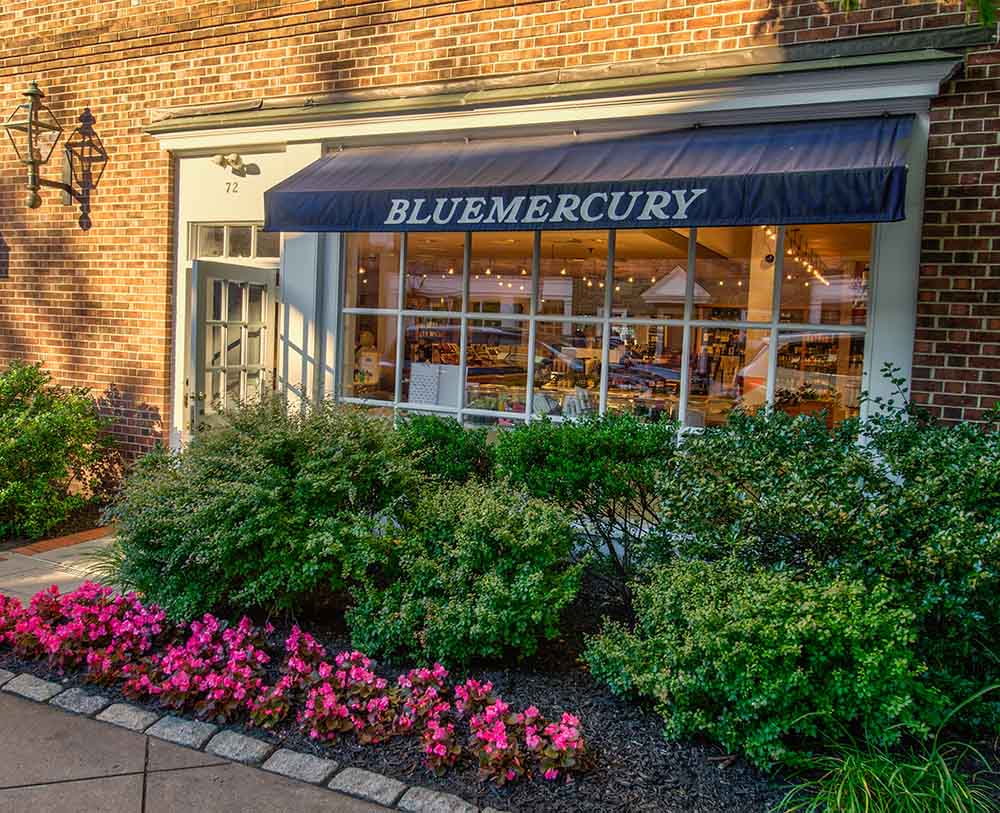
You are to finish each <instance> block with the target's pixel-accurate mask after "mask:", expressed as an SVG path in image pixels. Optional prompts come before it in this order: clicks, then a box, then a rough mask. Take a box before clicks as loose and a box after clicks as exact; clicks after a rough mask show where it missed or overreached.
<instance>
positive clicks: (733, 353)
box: [686, 327, 770, 426]
mask: <svg viewBox="0 0 1000 813" xmlns="http://www.w3.org/2000/svg"><path fill="white" fill-rule="evenodd" d="M769 336H770V331H768V330H748V329H741V328H701V327H694V328H692V329H691V370H690V378H689V386H690V392H689V395H688V414H687V416H686V423H687V424H688V425H689V426H712V425H715V424H720V423H725V421H726V418H727V417H728V416H729V413H730V412H732V411H733V410H734V409H735V408H737V407H739V408H741V409H746V410H754V409H758V408H759V407H761V406H764V404H765V402H766V396H767V343H768V337H769ZM761 359H763V361H761Z"/></svg>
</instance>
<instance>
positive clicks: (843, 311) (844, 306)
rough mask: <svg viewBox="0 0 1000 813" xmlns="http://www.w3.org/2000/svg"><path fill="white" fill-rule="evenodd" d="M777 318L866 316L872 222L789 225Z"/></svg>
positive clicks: (856, 320)
mask: <svg viewBox="0 0 1000 813" xmlns="http://www.w3.org/2000/svg"><path fill="white" fill-rule="evenodd" d="M783 259H784V277H783V279H782V281H781V321H782V322H795V323H799V324H816V325H859V326H863V325H864V324H865V322H866V321H867V319H868V274H869V265H870V262H871V226H870V225H868V224H867V223H859V224H851V225H839V226H787V227H786V228H785V246H784V257H783Z"/></svg>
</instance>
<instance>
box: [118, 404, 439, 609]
mask: <svg viewBox="0 0 1000 813" xmlns="http://www.w3.org/2000/svg"><path fill="white" fill-rule="evenodd" d="M420 483H421V479H420V477H419V475H418V474H417V473H416V472H415V471H414V469H413V466H412V462H411V461H410V459H409V457H408V456H407V455H406V454H405V453H404V451H403V449H402V446H401V443H400V438H399V436H398V435H397V434H396V433H395V432H393V431H391V427H390V426H389V425H388V424H387V423H386V422H385V421H384V420H383V419H381V418H377V417H374V416H370V415H368V414H366V413H364V412H363V411H360V410H355V409H350V408H343V407H334V406H331V405H329V404H323V405H320V406H318V407H316V408H314V409H312V410H310V411H309V412H307V413H306V414H305V415H301V414H299V412H298V410H297V409H287V408H286V405H285V404H284V403H282V402H281V401H280V400H277V399H271V400H266V401H264V402H263V403H261V404H257V405H248V406H244V407H242V408H240V409H239V410H237V411H235V412H232V413H230V414H229V415H228V425H227V426H225V427H223V428H219V429H213V430H209V431H207V432H204V433H202V434H201V435H199V436H198V438H197V439H196V440H194V441H193V442H192V443H191V444H190V445H189V446H188V447H187V448H186V449H184V450H183V451H182V452H180V453H179V454H171V453H167V452H163V451H160V452H157V453H156V454H153V455H150V456H149V457H147V458H146V459H145V460H143V461H142V462H141V463H140V465H139V466H138V467H137V468H136V470H135V472H134V473H133V474H132V475H131V477H129V479H128V481H127V482H126V485H125V488H124V490H123V494H122V497H121V499H120V501H119V502H118V504H117V506H116V508H115V511H114V513H115V515H116V517H117V519H118V521H119V532H118V543H119V562H118V567H117V570H118V573H117V580H118V581H119V582H121V583H122V584H123V585H126V586H130V587H133V588H136V589H139V590H141V591H142V592H143V593H145V594H146V595H147V596H148V597H149V598H150V599H151V600H154V601H156V602H157V603H159V604H161V605H162V606H163V607H164V608H165V609H166V610H167V611H168V612H169V613H170V614H171V615H172V616H175V617H192V616H194V615H196V614H198V613H201V612H204V611H208V610H219V609H233V610H249V609H253V608H265V609H288V608H294V607H296V606H299V605H301V604H302V603H303V601H305V600H306V599H309V598H311V596H312V594H313V593H314V592H316V591H320V592H322V591H329V590H333V589H336V588H339V587H341V586H342V584H343V582H342V575H343V562H344V557H345V556H346V555H348V554H349V553H350V549H351V546H352V545H353V544H354V543H355V540H357V539H359V538H365V537H366V535H367V534H369V533H370V531H371V527H372V525H373V524H377V523H383V522H385V521H387V519H391V517H392V514H393V512H394V511H396V510H397V509H398V508H399V507H400V506H401V505H402V504H403V503H405V501H406V500H407V499H408V498H409V496H411V495H413V494H415V493H416V492H417V491H418V490H419V487H420Z"/></svg>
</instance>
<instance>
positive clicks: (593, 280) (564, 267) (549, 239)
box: [538, 230, 608, 316]
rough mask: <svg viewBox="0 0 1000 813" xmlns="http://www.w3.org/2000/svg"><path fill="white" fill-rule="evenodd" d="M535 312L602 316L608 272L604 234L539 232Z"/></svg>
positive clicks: (606, 236) (592, 232) (593, 232)
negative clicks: (536, 304) (540, 254)
mask: <svg viewBox="0 0 1000 813" xmlns="http://www.w3.org/2000/svg"><path fill="white" fill-rule="evenodd" d="M541 250H542V256H541V258H540V264H539V265H540V268H541V280H540V281H539V287H538V299H539V302H538V312H539V313H543V314H551V315H558V316H570V315H573V316H602V315H603V314H604V280H605V277H606V276H607V269H608V233H607V232H606V231H596V230H592V231H548V232H542V249H541Z"/></svg>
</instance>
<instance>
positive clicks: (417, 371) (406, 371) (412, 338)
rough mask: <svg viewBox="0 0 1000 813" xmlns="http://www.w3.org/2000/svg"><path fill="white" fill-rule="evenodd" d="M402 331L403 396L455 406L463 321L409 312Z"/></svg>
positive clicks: (416, 400)
mask: <svg viewBox="0 0 1000 813" xmlns="http://www.w3.org/2000/svg"><path fill="white" fill-rule="evenodd" d="M403 331H404V332H403V335H404V336H405V341H406V344H405V351H404V362H403V400H404V401H410V402H412V403H417V404H438V405H439V406H452V407H457V406H458V392H459V384H460V381H459V366H458V360H459V353H460V348H461V341H462V323H461V322H460V321H459V320H458V319H424V318H418V317H414V316H408V317H406V318H404V320H403Z"/></svg>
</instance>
